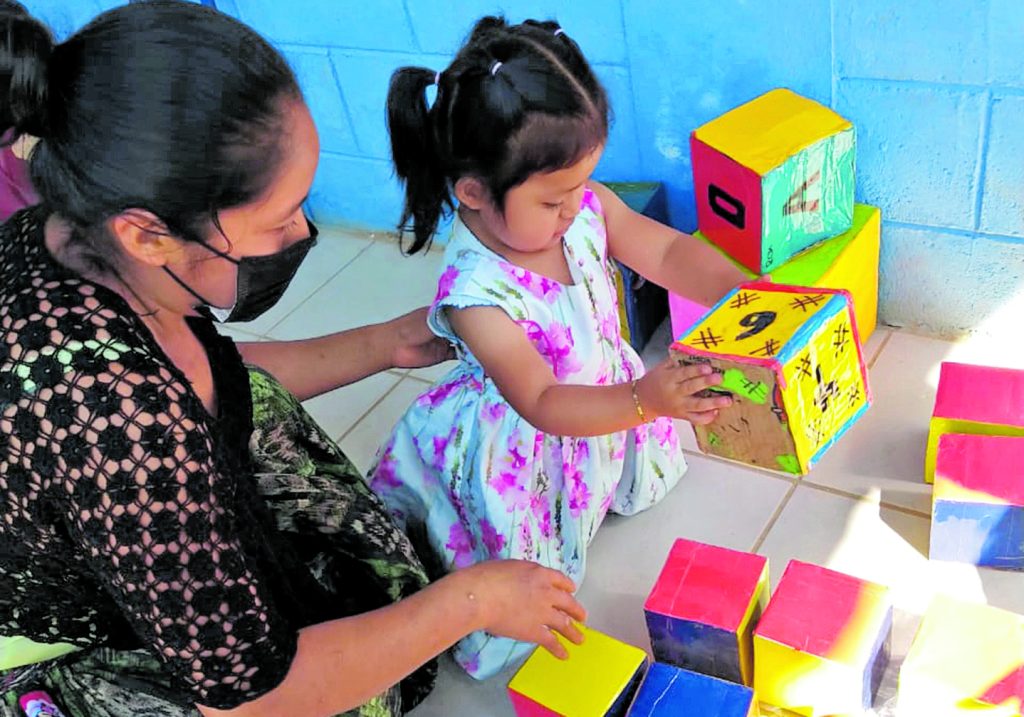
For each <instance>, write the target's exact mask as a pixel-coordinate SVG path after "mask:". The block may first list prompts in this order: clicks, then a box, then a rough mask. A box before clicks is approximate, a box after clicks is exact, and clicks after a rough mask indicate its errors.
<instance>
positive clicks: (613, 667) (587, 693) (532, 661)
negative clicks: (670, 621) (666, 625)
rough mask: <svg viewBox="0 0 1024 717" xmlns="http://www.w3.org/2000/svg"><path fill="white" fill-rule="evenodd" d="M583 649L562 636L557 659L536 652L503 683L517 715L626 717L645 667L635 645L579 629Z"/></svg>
mask: <svg viewBox="0 0 1024 717" xmlns="http://www.w3.org/2000/svg"><path fill="white" fill-rule="evenodd" d="M580 629H581V630H582V632H583V635H584V642H583V644H582V645H574V644H572V643H571V642H569V641H568V640H566V639H565V638H563V637H562V636H560V635H559V636H558V639H559V640H560V641H561V643H562V644H563V645H565V647H566V649H567V650H568V651H569V659H567V660H559V659H558V658H556V657H554V656H553V655H552V654H551V653H550V652H548V651H547V650H544V649H542V648H538V649H537V650H535V651H534V652H533V654H532V655H530V657H529V659H527V660H526V662H525V663H523V666H522V667H521V668H519V671H518V672H517V673H516V675H515V677H513V678H512V680H511V681H510V682H509V683H508V694H509V698H510V699H511V700H512V706H513V708H514V709H515V713H516V715H517V716H518V717H625V715H626V711H627V709H628V708H629V704H630V702H631V701H632V699H633V695H634V694H636V690H637V687H639V685H640V681H641V680H642V679H643V676H644V671H645V669H646V667H647V653H646V652H644V651H643V650H641V649H640V648H638V647H633V646H632V645H627V644H626V643H624V642H619V641H618V640H616V639H614V638H611V637H609V636H608V635H605V634H602V633H600V632H598V631H596V630H591V629H590V628H587V627H583V626H580Z"/></svg>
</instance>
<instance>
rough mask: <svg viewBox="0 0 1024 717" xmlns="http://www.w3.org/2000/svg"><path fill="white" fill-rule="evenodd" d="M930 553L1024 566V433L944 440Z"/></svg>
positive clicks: (965, 560)
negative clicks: (1019, 435)
mask: <svg viewBox="0 0 1024 717" xmlns="http://www.w3.org/2000/svg"><path fill="white" fill-rule="evenodd" d="M930 557H931V558H932V559H933V560H952V561H957V562H962V563H971V564H972V565H984V566H988V567H993V568H1005V569H1011V570H1024V437H1015V436H984V435H971V434H960V433H947V434H945V435H943V436H942V437H941V438H940V439H939V450H938V459H937V462H936V468H935V488H934V491H933V498H932V532H931V551H930Z"/></svg>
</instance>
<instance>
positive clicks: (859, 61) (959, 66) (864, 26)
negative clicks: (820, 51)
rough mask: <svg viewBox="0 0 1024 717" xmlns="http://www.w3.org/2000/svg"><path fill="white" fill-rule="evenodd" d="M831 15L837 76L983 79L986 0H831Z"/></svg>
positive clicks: (974, 81) (971, 81)
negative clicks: (833, 27) (982, 0)
mask: <svg viewBox="0 0 1024 717" xmlns="http://www.w3.org/2000/svg"><path fill="white" fill-rule="evenodd" d="M833 13H834V15H835V19H836V20H835V53H836V71H837V74H838V75H839V76H840V77H872V78H882V79H891V80H917V81H926V82H952V83H960V84H984V83H985V75H986V71H987V58H988V53H987V48H986V43H985V39H986V34H987V32H986V31H987V25H988V8H987V7H986V3H980V2H963V1H962V0H902V1H901V2H898V3H894V2H892V0H836V1H835V3H834V9H833ZM1020 27H1021V26H1020V25H1019V24H1018V26H1017V30H1018V32H1019V31H1020Z"/></svg>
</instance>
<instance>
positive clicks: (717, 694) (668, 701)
mask: <svg viewBox="0 0 1024 717" xmlns="http://www.w3.org/2000/svg"><path fill="white" fill-rule="evenodd" d="M759 714H760V712H759V711H758V705H757V700H756V699H755V698H754V691H753V690H752V689H750V688H749V687H744V686H743V685H737V684H734V683H732V682H727V681H725V680H719V679H718V678H716V677H710V676H708V675H702V674H700V673H698V672H690V671H689V670H682V669H679V668H678V667H672V666H671V665H663V664H660V663H656V664H654V665H651V667H650V669H648V670H647V676H646V677H645V678H644V681H643V683H642V684H641V685H640V691H639V692H637V695H636V699H635V700H633V706H632V707H631V708H630V710H629V717H758V715H759Z"/></svg>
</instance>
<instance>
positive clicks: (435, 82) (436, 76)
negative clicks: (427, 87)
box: [434, 72, 441, 86]
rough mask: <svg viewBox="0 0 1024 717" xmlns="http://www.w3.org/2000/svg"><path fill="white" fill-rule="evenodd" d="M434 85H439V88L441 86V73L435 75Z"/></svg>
mask: <svg viewBox="0 0 1024 717" xmlns="http://www.w3.org/2000/svg"><path fill="white" fill-rule="evenodd" d="M434 84H435V85H438V86H440V85H441V73H440V72H435V73H434Z"/></svg>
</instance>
